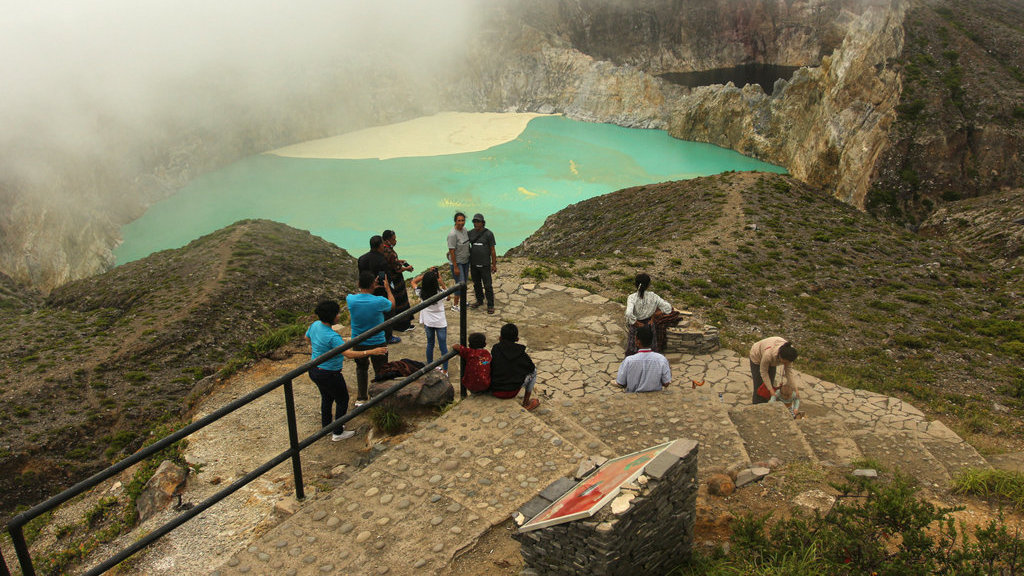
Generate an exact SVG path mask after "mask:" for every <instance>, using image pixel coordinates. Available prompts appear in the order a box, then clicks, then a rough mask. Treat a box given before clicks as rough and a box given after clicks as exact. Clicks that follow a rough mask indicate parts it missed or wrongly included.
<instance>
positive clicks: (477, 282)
mask: <svg viewBox="0 0 1024 576" xmlns="http://www.w3.org/2000/svg"><path fill="white" fill-rule="evenodd" d="M486 223H487V222H486V221H485V220H484V215H483V214H479V213H478V214H474V215H473V229H472V230H470V231H469V272H470V275H471V276H472V277H473V291H474V293H475V294H476V302H475V303H473V304H471V305H470V308H479V307H480V306H483V304H484V294H485V293H486V296H487V313H488V314H494V288H493V287H492V286H491V274H493V273H495V272H497V271H498V256H497V254H495V252H494V244H495V243H494V234H493V233H492V232H491V231H490V230H488V229H487V228H485V227H484V224H486Z"/></svg>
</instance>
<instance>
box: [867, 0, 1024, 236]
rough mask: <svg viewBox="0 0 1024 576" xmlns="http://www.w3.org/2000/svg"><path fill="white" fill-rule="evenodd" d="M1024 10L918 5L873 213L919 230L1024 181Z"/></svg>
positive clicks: (942, 1) (941, 0) (1000, 3)
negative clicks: (938, 214) (937, 211)
mask: <svg viewBox="0 0 1024 576" xmlns="http://www.w3.org/2000/svg"><path fill="white" fill-rule="evenodd" d="M1022 26H1024V5H1022V4H1021V3H1020V2H1014V1H1010V0H993V1H991V2H951V1H946V0H933V1H931V2H926V3H915V4H914V5H913V6H912V8H911V9H910V10H909V11H908V13H907V17H906V19H905V25H904V28H905V30H906V37H907V41H906V48H905V50H904V51H903V53H902V54H900V57H899V61H898V64H899V66H900V69H901V71H902V77H903V84H904V86H903V94H902V96H901V101H900V105H899V107H898V112H899V115H898V118H897V121H896V123H895V124H894V125H893V127H892V129H891V130H889V132H888V134H887V140H888V142H887V143H886V149H885V152H884V153H883V156H882V157H881V158H880V159H879V161H878V162H877V163H876V164H875V173H874V176H873V179H872V185H871V190H870V194H869V198H868V202H867V204H868V207H869V208H870V209H871V210H872V211H873V212H875V213H877V214H880V215H889V216H892V217H894V218H896V219H898V220H900V221H903V222H905V223H907V224H909V225H912V226H917V225H918V224H919V223H921V222H922V220H923V219H925V218H926V217H927V216H928V214H929V213H930V212H931V211H932V210H933V209H934V208H935V207H937V206H939V205H940V204H941V203H942V202H945V201H952V200H957V199H960V198H969V197H973V196H978V195H981V194H987V193H989V192H992V191H998V190H1000V189H1005V188H1013V187H1018V186H1020V185H1021V184H1022V183H1024V154H1022V151H1024V34H1021V32H1020V30H1021V27H1022Z"/></svg>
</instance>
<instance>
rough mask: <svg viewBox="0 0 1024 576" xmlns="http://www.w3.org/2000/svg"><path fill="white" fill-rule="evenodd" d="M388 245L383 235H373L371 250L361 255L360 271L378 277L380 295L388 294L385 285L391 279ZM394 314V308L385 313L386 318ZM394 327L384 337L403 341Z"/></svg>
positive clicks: (396, 342)
mask: <svg viewBox="0 0 1024 576" xmlns="http://www.w3.org/2000/svg"><path fill="white" fill-rule="evenodd" d="M386 250H387V245H385V243H384V238H383V237H382V236H372V237H371V238H370V251H369V252H367V253H366V254H363V255H362V256H360V257H359V261H358V263H359V273H360V274H362V273H363V272H364V271H365V272H369V273H371V274H373V276H374V277H376V278H377V289H376V290H375V291H374V294H375V295H377V296H380V297H382V298H383V297H385V296H386V295H387V294H386V293H385V292H384V287H385V286H388V285H389V283H390V279H389V278H388V270H389V266H388V257H387V254H386ZM403 286H404V285H403ZM393 315H394V310H392V311H390V312H388V313H387V314H385V316H384V317H385V318H390V317H391V316H393ZM392 334H393V329H392V328H390V327H389V328H388V329H387V330H386V331H385V334H384V338H385V340H386V342H387V343H388V344H398V343H399V342H401V341H402V339H401V338H399V337H397V336H393V335H392Z"/></svg>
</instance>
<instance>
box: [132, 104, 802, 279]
mask: <svg viewBox="0 0 1024 576" xmlns="http://www.w3.org/2000/svg"><path fill="white" fill-rule="evenodd" d="M730 170H736V171H753V170H756V171H768V172H785V170H784V169H783V168H780V167H778V166H774V165H771V164H767V163H765V162H761V161H758V160H754V159H752V158H747V157H745V156H743V155H741V154H739V153H737V152H734V151H731V150H726V149H724V148H719V147H717V146H712V145H709V144H699V143H694V142H685V141H682V140H677V139H675V138H672V137H671V136H669V135H668V134H667V133H665V132H663V131H658V130H639V129H630V128H622V127H620V126H614V125H611V124H592V123H587V122H578V121H574V120H569V119H567V118H564V117H561V116H543V117H536V118H533V119H532V120H529V123H528V124H526V128H525V129H524V130H523V131H522V132H521V133H519V135H518V137H516V138H514V139H512V140H509V141H507V142H505V143H503V144H499V145H497V146H493V147H490V148H487V149H485V150H480V151H475V152H465V153H449V154H444V155H439V156H407V157H398V158H388V159H377V158H368V159H367V158H364V159H336V158H295V157H283V156H278V155H272V154H262V155H258V156H251V157H248V158H245V159H243V160H241V161H239V162H236V163H234V164H232V165H230V166H227V167H226V168H223V169H221V170H218V171H216V172H212V173H209V174H206V175H204V176H202V177H200V178H197V179H196V180H195V181H193V182H192V183H190V184H189V185H188V186H186V187H184V188H183V189H181V190H180V191H179V192H178V193H176V194H175V195H173V196H171V197H169V198H167V199H165V200H162V201H160V202H158V203H156V204H154V205H153V206H151V207H150V208H149V210H147V211H146V213H145V214H143V215H142V217H140V218H139V219H137V220H135V221H133V222H131V223H130V224H128V225H126V226H124V227H123V228H122V231H121V232H122V237H123V242H122V243H121V245H120V246H118V247H117V248H116V249H115V250H114V256H115V258H116V261H117V263H118V264H123V263H125V262H130V261H132V260H137V259H139V258H143V257H145V256H148V255H149V254H152V253H153V252H157V251H160V250H164V249H168V248H178V247H181V246H184V245H185V244H187V243H188V242H190V241H192V240H194V239H196V238H198V237H200V236H202V235H205V234H209V233H211V232H214V231H215V230H218V229H220V228H223V227H225V226H227V225H229V224H232V223H234V222H236V221H238V220H242V219H246V218H265V219H269V220H275V221H278V222H283V223H285V224H288V225H289V226H293V227H295V228H300V229H304V230H308V231H309V232H311V233H313V234H315V235H317V236H320V237H322V238H324V239H326V240H328V241H330V242H333V243H334V244H337V245H338V246H341V247H342V248H345V249H346V250H348V252H349V253H351V254H352V255H353V256H359V255H360V254H362V253H364V252H366V250H367V249H368V241H369V238H370V236H372V235H374V234H380V233H381V232H382V231H383V230H384V229H387V228H390V229H393V230H395V231H396V232H397V235H398V245H397V247H396V249H397V251H398V253H399V255H400V256H401V257H402V258H404V259H406V260H408V261H409V262H410V263H411V264H412V265H413V266H415V267H416V270H418V271H419V270H423V269H424V267H426V266H429V265H435V264H442V263H444V261H445V252H446V245H445V237H446V235H447V233H448V230H449V229H450V228H451V226H452V215H453V214H454V213H455V212H456V211H461V212H464V213H466V214H467V215H468V216H469V218H472V216H473V214H474V213H477V212H480V213H483V214H484V216H485V217H486V218H487V227H488V228H490V229H491V230H492V231H493V232H494V235H495V237H496V239H497V242H498V253H499V254H501V253H504V252H505V251H506V250H508V249H509V248H511V247H513V246H516V245H518V244H519V243H520V242H522V241H523V240H524V239H525V238H526V237H527V236H529V235H530V234H532V233H533V232H534V231H535V230H537V228H539V227H540V226H541V224H543V223H544V219H545V218H547V217H548V216H549V215H551V214H553V213H555V212H557V211H559V210H561V209H562V208H565V207H566V206H568V205H570V204H574V203H576V202H579V201H581V200H586V199H588V198H593V197H594V196H599V195H601V194H607V193H609V192H613V191H615V190H619V189H621V188H627V187H630V186H636V185H639V184H647V183H654V182H664V181H668V180H683V179H688V178H695V177H699V176H707V175H711V174H718V173H721V172H726V171H730ZM467 227H469V224H468V223H467Z"/></svg>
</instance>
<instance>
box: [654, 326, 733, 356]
mask: <svg viewBox="0 0 1024 576" xmlns="http://www.w3.org/2000/svg"><path fill="white" fill-rule="evenodd" d="M665 340H666V342H665V345H664V346H663V350H664V351H667V352H685V353H687V354H710V353H712V352H716V351H717V350H718V349H719V348H720V347H721V345H720V344H719V339H718V328H715V327H714V326H704V327H703V328H694V327H685V328H684V327H674V328H669V329H668V331H667V332H666V334H665Z"/></svg>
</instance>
